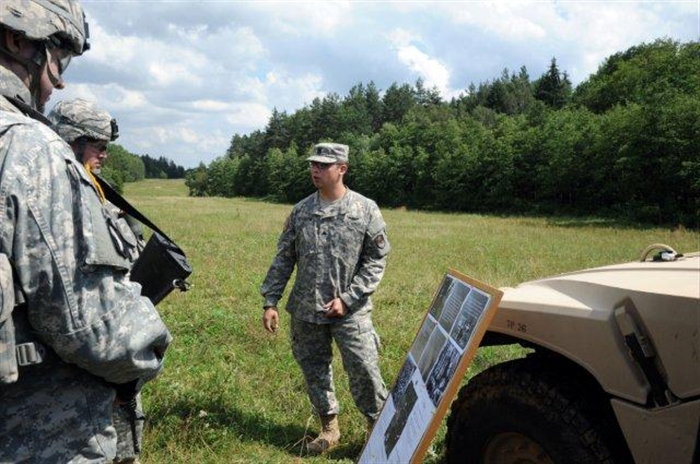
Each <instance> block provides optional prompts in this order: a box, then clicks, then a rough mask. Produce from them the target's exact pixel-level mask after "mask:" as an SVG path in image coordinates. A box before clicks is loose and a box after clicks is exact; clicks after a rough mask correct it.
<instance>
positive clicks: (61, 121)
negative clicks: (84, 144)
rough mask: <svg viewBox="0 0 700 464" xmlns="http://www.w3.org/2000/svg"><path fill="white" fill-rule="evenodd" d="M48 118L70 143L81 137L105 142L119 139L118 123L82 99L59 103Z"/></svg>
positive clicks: (106, 113) (59, 133)
mask: <svg viewBox="0 0 700 464" xmlns="http://www.w3.org/2000/svg"><path fill="white" fill-rule="evenodd" d="M48 117H49V119H50V120H51V123H52V124H53V128H54V130H55V131H56V132H57V133H58V135H60V136H61V138H62V139H63V140H65V141H66V142H68V143H71V142H73V141H74V140H76V139H79V138H80V137H85V138H88V139H93V140H101V141H105V142H112V141H114V140H116V139H117V137H119V128H118V126H117V121H116V120H115V119H114V118H113V117H112V116H111V115H110V114H109V113H108V112H106V111H105V110H103V109H100V108H98V107H97V105H95V104H94V103H92V102H90V101H87V100H83V99H81V98H76V99H75V100H68V101H62V102H59V103H58V104H56V106H54V108H53V109H52V110H51V112H50V113H49V116H48Z"/></svg>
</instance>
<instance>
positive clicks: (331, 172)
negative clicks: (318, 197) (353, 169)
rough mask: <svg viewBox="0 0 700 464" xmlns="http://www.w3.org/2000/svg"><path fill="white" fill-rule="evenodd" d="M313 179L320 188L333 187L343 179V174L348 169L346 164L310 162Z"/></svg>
mask: <svg viewBox="0 0 700 464" xmlns="http://www.w3.org/2000/svg"><path fill="white" fill-rule="evenodd" d="M309 166H310V169H311V181H312V182H313V183H314V186H315V187H316V188H317V189H319V190H324V189H326V188H331V187H333V186H335V185H337V184H338V183H339V182H342V181H343V174H345V171H346V170H347V166H346V165H344V164H324V163H310V165H309Z"/></svg>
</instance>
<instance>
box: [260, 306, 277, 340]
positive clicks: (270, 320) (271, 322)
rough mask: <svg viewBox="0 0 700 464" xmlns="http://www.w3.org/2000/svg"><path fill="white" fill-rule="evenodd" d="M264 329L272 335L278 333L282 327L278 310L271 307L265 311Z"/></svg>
mask: <svg viewBox="0 0 700 464" xmlns="http://www.w3.org/2000/svg"><path fill="white" fill-rule="evenodd" d="M262 322H263V327H265V330H267V331H268V332H270V333H275V332H277V328H278V327H279V325H280V315H279V313H278V312H277V308H275V307H272V306H271V307H269V308H267V309H265V312H264V313H263V317H262Z"/></svg>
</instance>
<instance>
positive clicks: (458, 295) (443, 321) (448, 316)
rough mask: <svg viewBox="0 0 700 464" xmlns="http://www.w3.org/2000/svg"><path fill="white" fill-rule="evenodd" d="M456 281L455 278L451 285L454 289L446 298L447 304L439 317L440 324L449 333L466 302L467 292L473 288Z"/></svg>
mask: <svg viewBox="0 0 700 464" xmlns="http://www.w3.org/2000/svg"><path fill="white" fill-rule="evenodd" d="M454 282H455V279H454V278H453V279H452V283H451V285H450V286H451V287H452V290H451V291H450V293H449V295H448V296H447V299H446V300H445V304H444V305H443V308H442V314H440V319H439V322H440V325H441V326H442V328H443V329H444V330H445V332H447V333H449V332H450V330H452V325H453V324H454V322H455V320H456V319H457V315H458V314H459V310H460V308H461V307H462V303H463V302H464V299H465V298H466V297H467V294H468V293H469V291H470V290H471V288H470V287H467V286H466V285H455V283H454Z"/></svg>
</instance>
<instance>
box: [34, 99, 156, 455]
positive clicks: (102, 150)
mask: <svg viewBox="0 0 700 464" xmlns="http://www.w3.org/2000/svg"><path fill="white" fill-rule="evenodd" d="M48 117H49V120H50V121H51V123H52V124H53V126H52V127H53V129H54V130H55V131H56V133H58V135H60V136H61V138H62V139H63V140H65V141H66V142H67V143H68V144H69V145H70V147H71V148H72V149H73V153H75V156H76V158H77V159H78V160H79V161H80V162H82V163H83V166H84V167H85V170H86V171H87V172H88V174H89V175H90V176H91V178H92V180H93V184H94V185H95V188H96V189H97V192H98V193H99V194H100V199H101V200H102V203H103V206H104V207H105V208H107V211H108V212H109V213H110V214H112V216H113V218H112V220H113V221H114V223H115V224H117V225H118V226H119V228H120V232H121V233H122V235H123V237H124V239H125V240H124V243H125V248H124V252H125V254H126V255H128V258H129V261H131V262H135V261H136V259H137V258H138V256H139V254H140V252H141V251H142V250H143V247H144V245H145V242H144V241H143V232H142V231H141V228H140V224H139V223H138V222H137V221H135V220H133V221H132V222H131V224H133V225H130V223H129V222H127V220H126V218H125V216H126V215H125V213H124V212H123V211H121V210H120V209H119V208H117V207H116V206H114V205H112V204H111V203H109V201H108V200H106V199H105V198H104V193H103V192H102V189H101V187H100V184H99V183H98V182H97V180H95V178H94V175H98V174H99V172H100V170H101V168H102V162H103V161H104V160H106V159H107V156H108V154H107V144H108V143H109V142H113V141H114V140H116V139H117V137H119V129H118V125H117V121H116V120H115V119H114V118H113V117H112V116H111V115H110V114H109V113H108V112H107V111H105V110H103V109H101V108H99V107H97V105H95V104H94V103H92V102H89V101H87V100H83V99H80V98H77V99H75V100H69V101H62V102H60V103H58V104H56V106H54V108H53V109H52V110H51V112H50V113H49V116H48ZM132 229H135V230H132ZM132 406H133V408H132ZM144 419H145V416H144V415H143V412H142V410H141V395H140V394H138V395H137V396H136V402H135V404H128V405H124V404H123V405H119V407H116V408H114V414H113V422H114V428H115V429H116V431H117V456H116V458H115V460H114V463H115V464H117V463H119V464H131V463H137V462H138V455H139V454H140V452H141V443H142V438H143V421H144Z"/></svg>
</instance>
